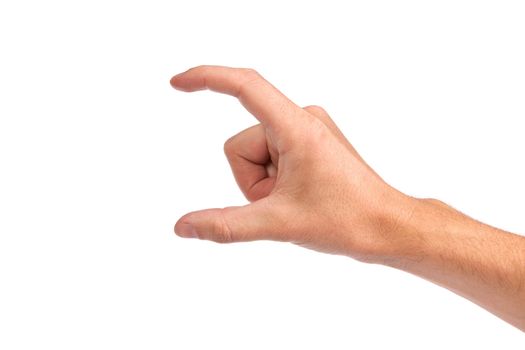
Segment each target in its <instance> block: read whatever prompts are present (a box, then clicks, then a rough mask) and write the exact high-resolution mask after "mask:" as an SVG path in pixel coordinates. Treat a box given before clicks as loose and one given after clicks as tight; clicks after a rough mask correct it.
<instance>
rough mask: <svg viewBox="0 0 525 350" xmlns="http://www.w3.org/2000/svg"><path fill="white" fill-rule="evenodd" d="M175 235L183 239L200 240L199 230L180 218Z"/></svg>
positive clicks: (185, 219)
mask: <svg viewBox="0 0 525 350" xmlns="http://www.w3.org/2000/svg"><path fill="white" fill-rule="evenodd" d="M174 231H175V233H176V234H177V235H178V236H180V237H183V238H198V235H197V230H196V229H195V226H194V225H193V224H192V223H191V222H190V221H189V220H188V219H187V218H184V217H182V218H180V219H179V221H177V223H176V224H175V227H174Z"/></svg>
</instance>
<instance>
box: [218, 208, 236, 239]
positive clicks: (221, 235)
mask: <svg viewBox="0 0 525 350" xmlns="http://www.w3.org/2000/svg"><path fill="white" fill-rule="evenodd" d="M214 226H215V227H213V232H216V233H217V234H216V235H215V236H214V239H213V240H214V241H215V242H217V243H232V242H233V232H232V230H231V228H230V226H229V225H228V221H227V220H226V218H225V216H224V212H223V210H221V212H220V215H219V219H218V220H217V221H215V223H214Z"/></svg>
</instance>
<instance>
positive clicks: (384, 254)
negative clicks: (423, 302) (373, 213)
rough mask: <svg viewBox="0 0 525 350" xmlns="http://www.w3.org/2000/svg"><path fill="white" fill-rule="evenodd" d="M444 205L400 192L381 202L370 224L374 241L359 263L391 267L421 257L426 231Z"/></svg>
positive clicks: (424, 245) (424, 247) (424, 248)
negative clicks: (372, 226)
mask: <svg viewBox="0 0 525 350" xmlns="http://www.w3.org/2000/svg"><path fill="white" fill-rule="evenodd" d="M445 207H447V206H446V204H444V203H442V202H440V201H438V200H435V199H427V198H415V197H410V196H407V195H405V194H402V193H400V192H397V191H396V193H395V194H394V195H393V196H392V198H391V199H390V200H387V201H385V203H384V204H383V205H382V208H381V209H380V210H379V213H378V219H377V220H376V221H375V224H374V226H375V227H374V232H375V234H374V236H375V238H374V242H373V243H372V244H371V245H370V247H369V248H368V251H367V252H366V254H364V255H366V257H364V258H358V259H359V260H361V261H365V262H369V263H375V264H383V265H388V266H392V267H399V266H404V265H406V264H409V263H412V262H417V261H420V260H422V259H423V258H424V257H425V251H426V244H427V243H428V242H427V238H426V235H427V232H428V231H429V228H430V227H432V225H433V223H432V222H433V221H435V220H436V217H437V216H439V214H438V212H439V211H442V210H444V208H445Z"/></svg>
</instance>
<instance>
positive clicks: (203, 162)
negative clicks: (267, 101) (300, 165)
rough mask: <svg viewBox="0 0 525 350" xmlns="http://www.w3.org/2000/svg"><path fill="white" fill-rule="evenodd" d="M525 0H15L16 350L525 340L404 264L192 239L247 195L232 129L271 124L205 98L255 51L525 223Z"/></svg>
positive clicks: (389, 150) (11, 114) (3, 139)
mask: <svg viewBox="0 0 525 350" xmlns="http://www.w3.org/2000/svg"><path fill="white" fill-rule="evenodd" d="M524 18H525V7H524V5H523V2H522V1H490V2H489V1H479V0H478V1H457V0H456V1H432V2H425V1H353V2H350V1H349V2H343V1H339V2H336V1H322V2H309V1H298V2H295V3H293V2H284V1H280V2H278V1H264V2H258V3H255V2H253V3H251V2H249V1H166V2H161V1H147V2H146V1H143V2H136V1H126V2H124V1H122V2H117V1H89V2H79V1H77V2H75V1H2V2H1V3H0V348H1V349H285V348H288V349H301V348H317V349H350V348H355V349H379V348H385V347H390V348H403V349H421V348H427V349H449V348H451V349H453V348H456V349H460V348H470V349H473V348H480V349H496V348H498V349H523V346H524V344H525V337H524V336H523V333H521V332H520V331H518V330H517V329H515V328H513V327H512V326H509V325H507V324H505V323H504V322H503V321H500V320H499V319H497V318H496V317H494V316H492V315H491V314H489V313H487V312H486V311H484V310H482V309H480V308H479V307H477V306H475V305H473V304H471V303H470V302H468V301H466V300H464V299H462V298H460V297H458V296H456V295H454V294H452V293H450V292H448V291H446V290H444V289H441V288H440V287H437V286H434V285H432V284H430V283H428V282H426V281H423V280H420V279H418V278H416V277H413V276H411V275H408V274H405V273H403V272H400V271H396V270H393V269H389V268H385V267H381V266H375V265H365V264H361V263H358V262H355V261H353V260H351V259H349V258H344V257H339V256H330V255H322V254H319V253H315V252H313V251H308V250H302V249H300V248H298V247H296V246H293V245H288V244H278V243H272V242H257V243H243V244H234V245H218V244H214V243H210V242H203V241H194V240H184V239H181V238H179V237H177V236H175V235H174V234H173V224H174V223H175V221H176V220H177V219H178V217H179V216H181V215H182V214H184V213H186V212H187V211H190V210H195V209H201V208H207V207H218V206H226V205H235V204H242V203H244V202H245V200H244V198H243V197H242V195H241V193H240V191H239V190H238V189H237V187H236V185H235V182H234V180H233V178H232V176H231V174H230V170H229V167H228V165H227V162H226V160H225V158H224V156H223V151H222V145H223V141H224V140H226V139H227V138H228V137H229V136H231V135H233V134H235V133H237V132H238V131H240V130H242V129H244V128H245V127H248V126H250V125H252V124H253V123H255V120H254V119H253V117H251V116H250V115H248V113H247V112H245V111H244V110H243V109H242V107H241V106H240V105H239V104H238V103H237V101H235V100H234V99H233V98H231V97H227V96H219V95H214V94H212V93H209V92H201V93H196V94H184V93H181V92H177V91H174V90H172V89H171V88H170V86H169V84H168V81H169V78H170V77H171V76H172V75H173V74H175V73H178V72H180V71H183V70H185V69H187V68H189V67H191V66H194V65H198V64H223V65H230V66H243V67H252V68H255V69H257V70H258V71H259V72H260V73H261V74H263V75H264V76H266V77H267V78H268V79H269V80H270V81H271V82H273V83H274V84H275V85H276V86H278V87H279V88H280V89H281V90H282V91H283V92H284V93H286V94H287V95H288V96H289V97H290V98H292V99H293V100H294V101H295V102H297V103H298V104H300V105H308V104H319V105H322V106H324V107H325V108H326V109H327V110H328V112H329V113H331V114H332V116H333V118H334V119H335V121H336V122H337V123H338V124H339V125H340V127H341V129H342V130H343V131H344V132H345V134H346V135H347V136H348V137H349V138H350V140H351V141H352V142H353V143H354V145H355V147H356V148H357V149H358V151H360V153H361V154H362V155H363V157H364V158H365V159H366V160H367V161H368V162H369V163H370V164H371V165H372V166H373V167H374V168H375V169H376V171H378V172H379V174H381V175H382V176H383V177H384V178H385V179H386V180H387V181H388V182H389V183H391V184H392V185H394V186H395V187H397V188H399V189H400V190H402V191H404V192H406V193H408V194H411V195H414V196H422V197H436V198H440V199H442V200H444V201H446V202H448V203H449V204H451V205H453V206H455V207H457V208H459V209H461V210H462V211H464V212H466V213H467V214H469V215H471V216H473V217H475V218H478V219H480V220H483V221H485V222H488V223H490V224H492V225H495V226H499V227H502V228H504V229H507V230H511V231H514V232H518V233H519V232H521V233H523V232H525V216H524V214H523V210H524V205H523V198H525V184H524V179H525V167H524V165H523V163H524V162H523V159H524V157H525V156H524V153H525V138H524V137H523V133H524V130H525V129H524V127H523V126H522V125H523V123H522V122H523V119H524V117H525V99H524V97H525V83H524V82H525V65H524V62H525V48H524V47H525V44H524V43H525V21H524Z"/></svg>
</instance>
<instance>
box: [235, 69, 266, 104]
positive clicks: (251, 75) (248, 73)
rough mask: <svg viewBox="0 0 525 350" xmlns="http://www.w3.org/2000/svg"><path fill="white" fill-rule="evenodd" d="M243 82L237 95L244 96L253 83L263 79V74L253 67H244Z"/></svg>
mask: <svg viewBox="0 0 525 350" xmlns="http://www.w3.org/2000/svg"><path fill="white" fill-rule="evenodd" d="M241 79H242V81H241V83H240V84H239V87H238V89H237V97H239V98H242V96H245V95H246V92H247V90H248V89H249V88H250V87H252V85H254V84H256V83H258V82H259V81H261V75H260V74H259V73H258V72H257V71H256V70H254V69H252V68H242V72H241Z"/></svg>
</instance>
